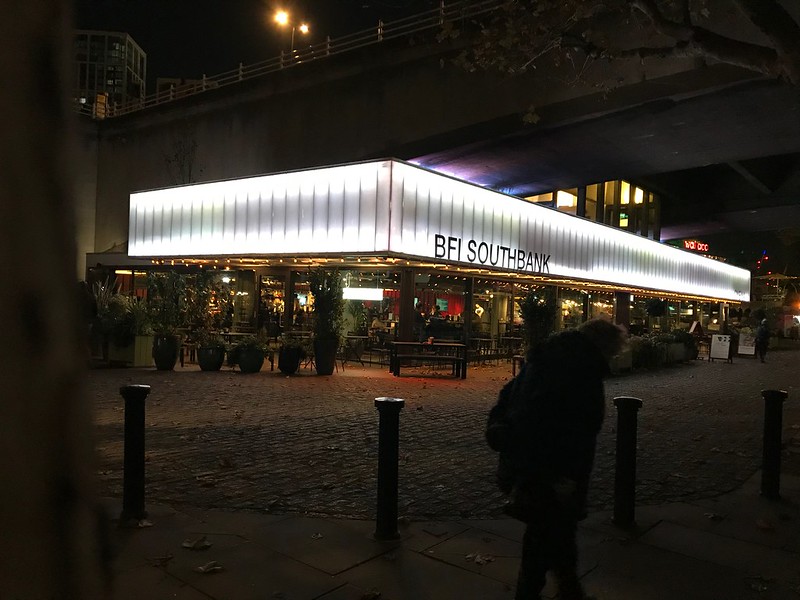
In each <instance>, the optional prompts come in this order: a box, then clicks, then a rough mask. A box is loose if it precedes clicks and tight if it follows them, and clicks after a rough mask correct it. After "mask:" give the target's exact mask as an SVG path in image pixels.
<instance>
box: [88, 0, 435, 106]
mask: <svg viewBox="0 0 800 600" xmlns="http://www.w3.org/2000/svg"><path fill="white" fill-rule="evenodd" d="M438 5H439V2H438V0H287V2H285V3H281V2H279V1H278V0H75V19H74V23H75V27H76V28H78V29H100V30H107V31H123V32H127V33H129V34H130V35H131V36H132V37H133V39H134V40H135V41H136V43H138V44H139V45H140V46H141V47H142V49H143V50H144V51H145V52H146V53H147V71H148V73H147V75H148V76H147V79H148V83H147V85H148V93H150V92H152V91H153V90H154V88H153V87H152V86H153V85H154V82H155V79H156V77H184V78H199V77H200V76H202V75H203V74H206V75H207V76H213V75H217V74H219V73H223V72H225V71H230V70H232V69H235V68H236V67H237V66H238V65H239V63H240V62H242V63H244V64H252V63H256V62H260V61H263V60H266V59H269V58H272V57H274V56H277V55H278V54H279V53H280V51H281V49H285V50H288V49H289V45H290V35H291V33H290V30H287V29H286V28H284V29H281V28H280V27H278V26H277V25H276V24H274V23H273V21H272V16H273V15H274V13H275V11H276V10H277V9H278V8H281V9H283V10H286V11H288V12H290V14H292V15H296V17H297V19H298V20H306V21H308V23H309V24H310V26H311V32H310V34H309V35H308V36H307V37H306V36H304V37H303V39H304V40H307V43H309V44H315V43H320V42H323V41H325V36H327V35H329V36H331V37H332V38H336V37H339V36H342V35H346V34H349V33H353V32H356V31H361V30H364V29H367V28H370V27H373V26H375V25H377V23H378V19H383V20H384V21H385V22H388V21H392V20H395V19H398V18H402V17H405V16H409V15H413V14H416V13H418V12H422V11H425V10H429V9H433V8H436V7H438ZM296 39H297V40H299V39H300V38H299V37H298V38H296ZM297 45H298V43H297V42H296V43H295V46H297Z"/></svg>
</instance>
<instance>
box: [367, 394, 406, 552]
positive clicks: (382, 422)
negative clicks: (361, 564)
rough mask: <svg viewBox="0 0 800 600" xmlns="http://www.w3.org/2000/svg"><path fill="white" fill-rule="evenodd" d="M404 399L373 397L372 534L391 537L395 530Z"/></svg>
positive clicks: (376, 537)
mask: <svg viewBox="0 0 800 600" xmlns="http://www.w3.org/2000/svg"><path fill="white" fill-rule="evenodd" d="M404 405H405V400H401V399H400V398H375V408H377V409H378V416H379V423H378V509H377V517H376V523H375V533H374V537H375V539H378V540H394V539H397V538H399V537H400V534H399V533H398V531H397V487H398V477H397V472H398V468H397V463H398V460H399V458H400V454H399V448H400V411H401V410H402V409H403V406H404Z"/></svg>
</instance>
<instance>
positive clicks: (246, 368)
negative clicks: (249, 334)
mask: <svg viewBox="0 0 800 600" xmlns="http://www.w3.org/2000/svg"><path fill="white" fill-rule="evenodd" d="M236 360H237V362H238V363H239V370H240V371H241V372H242V373H258V372H259V371H260V370H261V366H262V365H263V364H264V351H263V350H262V349H261V348H239V352H238V355H237V357H236Z"/></svg>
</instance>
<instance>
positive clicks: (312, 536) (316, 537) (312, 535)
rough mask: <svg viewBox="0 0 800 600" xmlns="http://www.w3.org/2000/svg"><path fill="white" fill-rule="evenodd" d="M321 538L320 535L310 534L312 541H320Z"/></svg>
mask: <svg viewBox="0 0 800 600" xmlns="http://www.w3.org/2000/svg"><path fill="white" fill-rule="evenodd" d="M322 538H323V535H322V534H321V533H312V534H311V539H312V540H321V539H322Z"/></svg>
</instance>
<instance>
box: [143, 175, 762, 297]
mask: <svg viewBox="0 0 800 600" xmlns="http://www.w3.org/2000/svg"><path fill="white" fill-rule="evenodd" d="M128 253H129V255H130V256H141V257H216V256H220V257H238V256H253V255H256V256H267V257H269V256H281V257H282V256H295V257H296V256H311V257H315V256H318V257H320V258H322V257H332V256H333V257H335V256H337V255H343V254H346V255H350V256H353V255H358V254H372V255H374V254H382V253H383V254H390V255H392V256H407V257H409V258H412V259H422V260H433V261H436V262H441V263H451V264H454V265H462V266H469V267H480V268H485V269H487V270H488V271H494V272H498V273H500V272H516V273H524V274H530V275H539V274H540V275H544V276H555V277H564V278H569V279H571V280H585V281H590V282H595V283H606V284H612V285H619V286H623V287H628V288H645V289H651V290H656V291H665V292H673V293H683V294H692V295H697V296H704V297H709V298H719V299H726V300H736V301H746V300H748V299H749V290H750V274H749V272H748V271H746V270H744V269H739V268H737V267H733V266H731V265H727V264H725V263H721V262H718V261H713V260H709V259H707V258H704V257H702V256H699V255H697V254H693V253H690V252H684V251H682V250H679V249H676V248H672V247H669V246H666V245H663V244H659V243H658V242H655V241H653V240H648V239H646V238H643V237H641V236H637V235H633V234H631V233H628V232H625V231H622V230H619V229H615V228H612V227H608V226H605V225H602V224H598V223H593V222H591V221H588V220H586V219H581V218H576V217H574V216H572V215H568V214H565V213H563V212H559V211H557V210H554V209H550V208H547V207H544V206H539V205H536V204H533V203H530V202H527V201H525V200H523V199H521V198H517V197H514V196H508V195H506V194H502V193H500V192H495V191H493V190H488V189H486V188H482V187H480V186H476V185H474V184H471V183H468V182H465V181H460V180H457V179H454V178H452V177H448V176H445V175H441V174H439V173H435V172H433V171H428V170H426V169H422V168H420V167H416V166H414V165H411V164H408V163H404V162H401V161H397V160H382V161H375V162H366V163H356V164H350V165H342V166H336V167H324V168H319V169H311V170H307V171H295V172H288V173H280V174H275V175H265V176H260V177H250V178H247V179H239V180H233V181H219V182H213V183H206V184H195V185H190V186H183V187H177V188H167V189H161V190H154V191H148V192H139V193H135V194H132V195H131V200H130V223H129V240H128Z"/></svg>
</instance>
